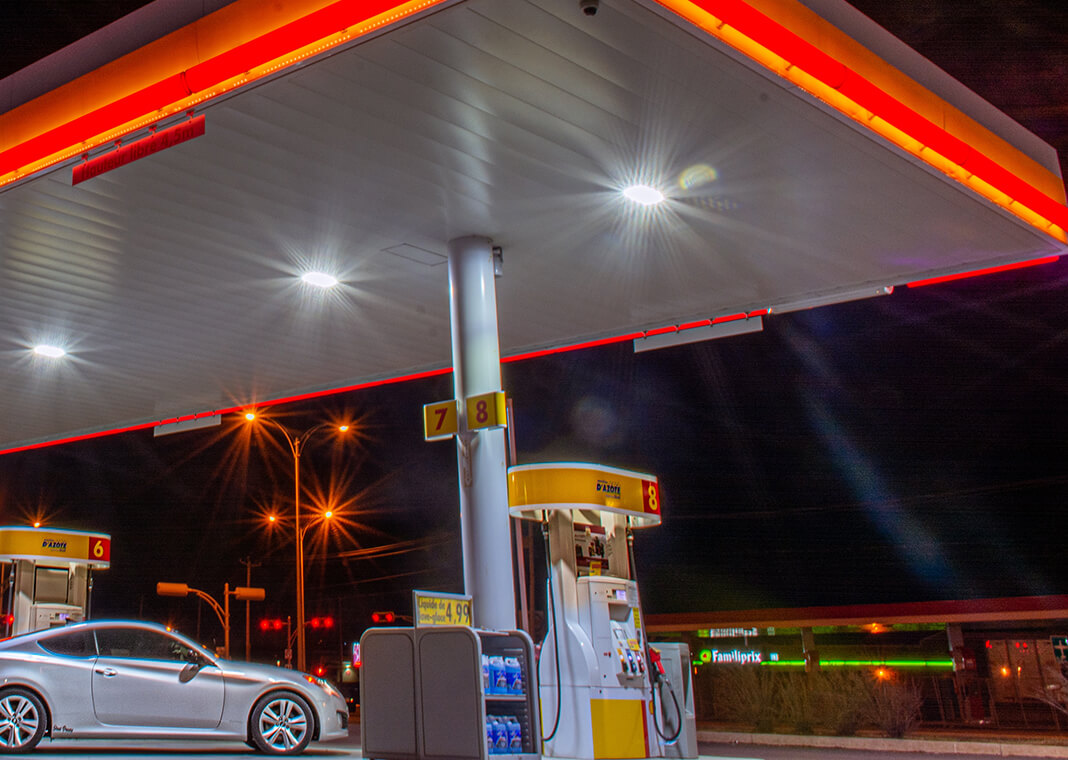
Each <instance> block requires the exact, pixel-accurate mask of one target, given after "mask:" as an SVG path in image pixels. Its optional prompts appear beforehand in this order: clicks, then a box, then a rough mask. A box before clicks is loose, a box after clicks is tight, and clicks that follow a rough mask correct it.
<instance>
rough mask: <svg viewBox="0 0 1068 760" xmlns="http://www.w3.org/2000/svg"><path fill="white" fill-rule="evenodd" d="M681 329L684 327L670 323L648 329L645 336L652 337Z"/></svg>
mask: <svg viewBox="0 0 1068 760" xmlns="http://www.w3.org/2000/svg"><path fill="white" fill-rule="evenodd" d="M680 329H682V328H680V327H675V325H668V326H667V327H657V328H656V329H655V330H646V331H645V337H646V338H651V337H652V336H654V335H663V334H665V333H673V332H678V331H679V330H680Z"/></svg>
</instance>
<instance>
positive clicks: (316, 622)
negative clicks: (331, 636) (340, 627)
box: [308, 615, 334, 628]
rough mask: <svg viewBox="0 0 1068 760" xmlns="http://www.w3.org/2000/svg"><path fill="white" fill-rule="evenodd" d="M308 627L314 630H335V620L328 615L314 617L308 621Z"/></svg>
mask: <svg viewBox="0 0 1068 760" xmlns="http://www.w3.org/2000/svg"><path fill="white" fill-rule="evenodd" d="M308 625H310V626H311V627H312V628H333V627H334V619H333V618H332V617H330V616H329V615H327V616H326V617H313V618H312V619H311V620H309V621H308Z"/></svg>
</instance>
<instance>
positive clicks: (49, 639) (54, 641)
mask: <svg viewBox="0 0 1068 760" xmlns="http://www.w3.org/2000/svg"><path fill="white" fill-rule="evenodd" d="M37 643H38V644H39V645H40V646H41V648H42V649H45V650H47V651H49V652H51V653H52V654H61V655H65V656H67V657H96V642H95V640H94V639H93V632H92V631H64V632H62V633H55V634H53V635H51V636H45V637H44V638H42V639H39V640H38V641H37Z"/></svg>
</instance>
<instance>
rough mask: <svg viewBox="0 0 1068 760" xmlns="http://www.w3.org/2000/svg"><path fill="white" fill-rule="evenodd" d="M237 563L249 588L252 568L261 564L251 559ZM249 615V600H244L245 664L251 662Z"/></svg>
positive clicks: (246, 558)
mask: <svg viewBox="0 0 1068 760" xmlns="http://www.w3.org/2000/svg"><path fill="white" fill-rule="evenodd" d="M238 562H240V563H241V564H242V565H244V566H245V585H246V586H251V585H252V568H254V567H259V566H260V565H261V564H262V563H260V562H253V561H252V557H245V558H244V559H240V560H238ZM249 614H250V613H249V600H248V599H246V600H245V662H249V661H251V660H252V635H251V633H250V631H251V629H250V628H249Z"/></svg>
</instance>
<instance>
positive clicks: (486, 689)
mask: <svg viewBox="0 0 1068 760" xmlns="http://www.w3.org/2000/svg"><path fill="white" fill-rule="evenodd" d="M482 693H483V694H492V693H493V692H492V691H490V666H489V655H488V654H484V655H482Z"/></svg>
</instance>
